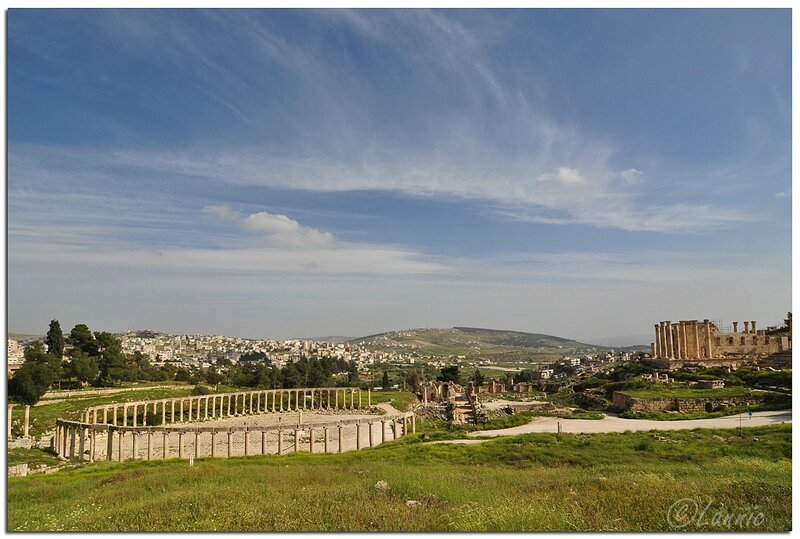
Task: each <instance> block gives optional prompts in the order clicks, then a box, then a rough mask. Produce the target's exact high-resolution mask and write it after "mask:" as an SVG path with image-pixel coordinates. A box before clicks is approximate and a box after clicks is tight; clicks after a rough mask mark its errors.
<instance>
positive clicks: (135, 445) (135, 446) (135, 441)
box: [131, 431, 139, 460]
mask: <svg viewBox="0 0 800 539" xmlns="http://www.w3.org/2000/svg"><path fill="white" fill-rule="evenodd" d="M131 436H132V437H133V456H132V457H131V460H136V459H137V457H138V456H139V433H138V432H137V431H133V432H132V433H131Z"/></svg>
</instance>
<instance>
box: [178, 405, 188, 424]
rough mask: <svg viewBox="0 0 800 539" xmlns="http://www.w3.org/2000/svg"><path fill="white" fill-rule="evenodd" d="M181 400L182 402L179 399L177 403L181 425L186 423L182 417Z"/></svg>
mask: <svg viewBox="0 0 800 539" xmlns="http://www.w3.org/2000/svg"><path fill="white" fill-rule="evenodd" d="M183 400H184V399H180V400H179V401H178V409H179V412H178V416H179V417H180V422H181V423H183V422H184V421H186V420H185V419H184V417H183Z"/></svg>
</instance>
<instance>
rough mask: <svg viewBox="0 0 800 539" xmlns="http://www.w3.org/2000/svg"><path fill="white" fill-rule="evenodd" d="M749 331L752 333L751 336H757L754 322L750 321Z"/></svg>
mask: <svg viewBox="0 0 800 539" xmlns="http://www.w3.org/2000/svg"><path fill="white" fill-rule="evenodd" d="M750 331H752V332H753V335H757V334H758V331H756V321H755V320H750Z"/></svg>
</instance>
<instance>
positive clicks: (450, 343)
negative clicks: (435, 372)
mask: <svg viewBox="0 0 800 539" xmlns="http://www.w3.org/2000/svg"><path fill="white" fill-rule="evenodd" d="M350 342H353V343H365V344H367V345H370V346H372V347H376V348H387V349H397V348H410V349H415V350H419V351H420V352H421V353H428V354H434V355H447V354H458V355H462V354H463V355H470V356H472V355H495V354H503V355H510V356H513V355H515V354H518V353H520V352H539V353H546V352H550V353H552V352H554V351H560V352H562V353H564V352H569V351H573V352H577V351H583V350H592V349H594V350H599V349H605V348H604V347H599V346H595V345H592V344H586V343H581V342H578V341H575V340H572V339H567V338H564V337H556V336H553V335H546V334H543V333H525V332H523V331H508V330H498V329H485V328H469V327H453V328H418V329H407V330H402V331H389V332H386V333H378V334H375V335H367V336H365V337H361V338H358V339H352V340H351V341H350ZM509 359H511V357H509Z"/></svg>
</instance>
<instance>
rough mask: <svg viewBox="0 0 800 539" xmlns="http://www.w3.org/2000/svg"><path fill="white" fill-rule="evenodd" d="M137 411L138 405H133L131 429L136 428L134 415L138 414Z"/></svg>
mask: <svg viewBox="0 0 800 539" xmlns="http://www.w3.org/2000/svg"><path fill="white" fill-rule="evenodd" d="M138 411H139V405H138V404H134V405H133V428H136V419H137V417H136V414H137V413H138Z"/></svg>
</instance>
